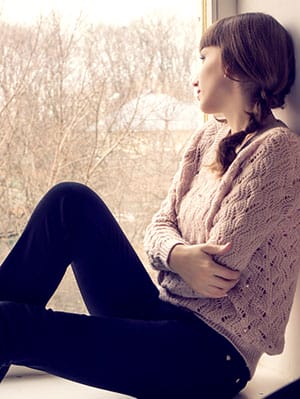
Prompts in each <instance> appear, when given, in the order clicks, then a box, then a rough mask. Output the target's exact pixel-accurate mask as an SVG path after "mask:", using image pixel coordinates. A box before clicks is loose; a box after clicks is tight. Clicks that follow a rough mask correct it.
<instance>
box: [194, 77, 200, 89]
mask: <svg viewBox="0 0 300 399" xmlns="http://www.w3.org/2000/svg"><path fill="white" fill-rule="evenodd" d="M192 84H193V86H194V87H198V86H199V80H198V79H197V78H196V79H194V80H193V83H192Z"/></svg>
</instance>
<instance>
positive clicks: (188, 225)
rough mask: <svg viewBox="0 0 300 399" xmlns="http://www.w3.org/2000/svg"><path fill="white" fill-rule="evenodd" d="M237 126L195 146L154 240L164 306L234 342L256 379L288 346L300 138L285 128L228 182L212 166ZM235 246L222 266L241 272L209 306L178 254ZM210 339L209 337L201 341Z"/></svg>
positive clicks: (299, 220)
mask: <svg viewBox="0 0 300 399" xmlns="http://www.w3.org/2000/svg"><path fill="white" fill-rule="evenodd" d="M227 134H228V127H227V126H226V124H222V123H220V122H217V121H215V120H212V121H209V122H208V123H207V124H205V125H204V127H203V128H202V129H201V130H200V131H199V132H197V134H196V135H195V136H194V137H193V138H192V140H191V142H190V144H189V146H188V148H187V150H186V153H185V155H184V157H183V160H182V162H181V164H180V167H179V170H178V172H177V174H176V175H175V177H174V180H173V182H172V185H171V187H170V190H169V193H168V195H167V198H166V199H165V201H164V202H163V203H162V206H161V208H160V210H159V211H158V213H156V215H154V217H153V220H152V222H151V224H150V225H149V226H148V228H147V230H146V235H145V249H146V252H147V254H148V256H149V259H150V263H151V265H152V267H153V268H154V269H156V270H158V271H159V274H158V284H159V288H160V297H161V298H162V299H163V300H165V301H168V302H171V303H173V304H175V305H178V306H182V307H184V308H187V309H189V310H191V311H192V312H194V313H195V314H196V315H197V316H198V317H199V318H201V319H202V320H203V321H204V322H206V323H207V324H208V325H209V326H211V327H212V328H213V329H215V330H216V331H218V332H219V333H220V334H222V335H223V336H225V337H226V338H227V339H228V340H229V341H231V342H232V344H233V345H234V346H235V347H236V348H237V349H238V351H239V352H240V353H241V354H242V356H243V357H244V359H245V361H246V363H247V364H248V367H249V369H250V372H251V374H252V375H253V373H254V371H255V368H256V365H257V362H258V360H259V358H260V356H261V355H262V354H263V353H264V352H266V353H268V354H271V355H272V354H278V353H280V352H282V350H283V346H284V332H285V328H286V324H287V321H288V318H289V314H290V310H291V306H292V302H293V297H294V293H295V288H296V281H297V275H298V270H299V264H300V138H299V137H298V136H297V135H296V134H294V133H293V132H291V131H290V130H289V129H288V128H287V127H286V126H285V125H283V124H281V125H280V126H277V127H274V128H271V129H269V130H267V131H265V132H263V133H262V134H260V135H258V136H256V138H255V139H254V140H252V141H251V142H250V143H249V144H248V145H246V146H245V147H242V148H241V150H240V151H239V152H238V155H237V157H236V159H235V160H234V162H233V163H232V164H231V165H230V167H229V169H228V170H227V171H226V173H225V174H224V175H223V176H222V177H217V176H216V175H215V174H214V173H213V172H212V171H211V169H210V168H209V167H208V165H209V164H211V162H212V161H213V160H214V157H215V151H216V149H217V146H218V143H219V142H220V140H221V139H222V138H223V137H224V136H225V135H227ZM229 241H230V242H231V243H232V249H231V250H230V252H229V253H228V254H226V255H222V256H218V257H216V261H217V262H219V263H221V264H223V265H225V266H228V267H229V268H231V269H235V270H240V271H241V279H240V281H239V283H238V284H237V285H236V286H235V287H234V288H233V289H232V290H231V291H229V293H228V296H227V297H224V298H222V299H211V298H203V297H201V296H200V295H199V294H197V293H196V292H195V291H193V290H192V289H191V288H190V287H189V286H188V285H187V284H186V283H185V282H184V281H183V280H182V279H181V278H180V276H179V275H178V274H176V273H175V272H173V271H172V270H171V268H170V267H169V265H168V256H169V253H170V251H171V249H172V248H173V247H174V245H176V244H178V243H182V244H199V243H207V242H211V243H218V244H225V243H227V242H229ZM199 339H200V338H199Z"/></svg>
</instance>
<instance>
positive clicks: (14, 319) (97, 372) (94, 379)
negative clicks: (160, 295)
mask: <svg viewBox="0 0 300 399" xmlns="http://www.w3.org/2000/svg"><path fill="white" fill-rule="evenodd" d="M168 306H169V305H168V304H166V305H165V309H164V310H163V312H161V317H162V319H161V320H153V321H151V320H148V321H147V320H146V321H145V320H134V319H124V318H115V317H103V316H86V315H78V314H69V313H62V312H53V311H51V310H45V309H44V308H43V307H42V306H33V305H23V304H16V303H6V302H2V303H0V354H1V355H0V358H1V357H2V358H3V359H4V358H5V360H6V361H11V362H12V363H14V364H19V365H25V366H29V367H33V368H37V369H40V370H44V371H47V372H49V373H52V374H56V375H58V376H61V377H64V378H67V379H71V380H74V381H77V382H80V383H84V384H88V385H92V386H96V387H100V388H103V389H108V390H111V391H116V392H120V393H124V394H128V395H132V396H134V397H138V398H139V399H154V398H155V399H160V398H161V399H171V398H172V399H179V398H180V399H182V398H199V399H200V398H203V399H215V398H222V399H226V398H231V397H232V396H233V395H234V394H236V393H237V392H238V391H239V390H240V389H241V388H242V387H243V386H244V385H245V383H246V381H247V379H248V377H249V376H248V371H247V369H246V367H245V364H244V362H243V361H242V359H241V357H240V355H239V354H237V352H236V351H235V350H234V348H233V347H232V346H231V345H230V344H229V343H228V342H227V341H226V340H225V339H224V338H223V337H221V336H220V335H218V334H217V333H215V332H214V331H213V330H211V329H210V328H209V327H207V326H206V325H205V324H204V323H202V322H201V321H200V320H198V319H196V318H195V317H194V316H193V315H191V314H189V313H187V312H184V311H182V310H180V309H178V310H177V311H176V310H174V308H172V307H171V306H170V309H168ZM0 389H1V388H0Z"/></svg>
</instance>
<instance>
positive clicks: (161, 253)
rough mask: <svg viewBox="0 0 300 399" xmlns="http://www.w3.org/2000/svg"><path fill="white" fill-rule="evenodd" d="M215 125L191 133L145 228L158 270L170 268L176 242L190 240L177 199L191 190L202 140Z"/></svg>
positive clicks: (150, 254) (149, 251) (146, 242)
mask: <svg viewBox="0 0 300 399" xmlns="http://www.w3.org/2000/svg"><path fill="white" fill-rule="evenodd" d="M215 129H216V123H215V121H210V122H208V123H206V124H205V125H204V126H203V128H202V129H201V130H200V131H198V132H197V133H196V134H195V135H194V136H193V137H192V139H191V140H190V143H189V144H188V146H187V149H186V151H185V153H184V156H183V158H182V160H181V162H180V165H179V168H178V170H177V173H176V174H175V176H174V178H173V181H172V183H171V186H170V188H169V191H168V194H167V197H166V198H165V200H164V201H163V202H162V205H161V207H160V209H159V211H158V212H157V213H156V214H155V215H154V216H153V218H152V221H151V223H150V225H149V226H148V227H147V229H146V232H145V238H144V248H145V251H146V253H147V256H148V258H149V261H150V264H151V266H152V267H153V268H154V269H156V270H164V271H170V270H171V268H170V267H169V265H168V258H169V254H170V252H171V250H172V248H173V247H174V246H175V245H177V244H187V242H186V240H185V239H184V238H183V237H182V235H181V232H180V230H179V228H178V224H177V208H178V203H177V202H178V198H179V197H182V196H183V195H184V192H186V191H187V190H188V188H189V183H190V180H191V178H192V176H193V175H194V174H195V168H197V167H198V165H199V162H200V161H199V160H200V158H201V153H202V152H203V151H204V149H203V142H204V141H205V142H206V140H204V139H203V140H202V138H203V135H204V134H205V133H206V134H208V135H209V136H211V135H212V136H213V135H214V133H215V132H214V133H212V132H213V131H215ZM210 133H211V134H210ZM202 141H203V142H202Z"/></svg>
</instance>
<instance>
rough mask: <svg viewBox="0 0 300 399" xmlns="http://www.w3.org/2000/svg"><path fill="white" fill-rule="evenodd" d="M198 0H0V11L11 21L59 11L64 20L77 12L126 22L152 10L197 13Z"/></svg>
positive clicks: (96, 19) (93, 18)
mask: <svg viewBox="0 0 300 399" xmlns="http://www.w3.org/2000/svg"><path fill="white" fill-rule="evenodd" d="M199 4H200V0H0V15H1V16H2V19H4V20H5V21H7V22H11V23H19V24H32V23H34V22H35V20H36V19H37V18H38V17H39V16H41V15H47V14H49V13H50V12H51V11H52V10H56V11H58V12H59V13H60V14H61V15H62V17H63V19H65V20H66V22H72V21H73V20H74V19H76V18H77V17H78V16H79V14H80V12H81V11H82V12H83V15H84V16H85V17H86V18H87V20H88V21H89V22H91V23H93V24H94V23H98V22H106V23H113V24H120V25H126V24H128V23H129V22H130V20H132V19H134V18H136V17H139V16H141V15H143V14H148V13H150V12H153V11H157V10H160V11H163V12H164V13H169V14H172V15H173V14H174V13H176V14H177V13H178V14H179V15H181V16H182V17H197V14H199V7H200V5H199Z"/></svg>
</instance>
